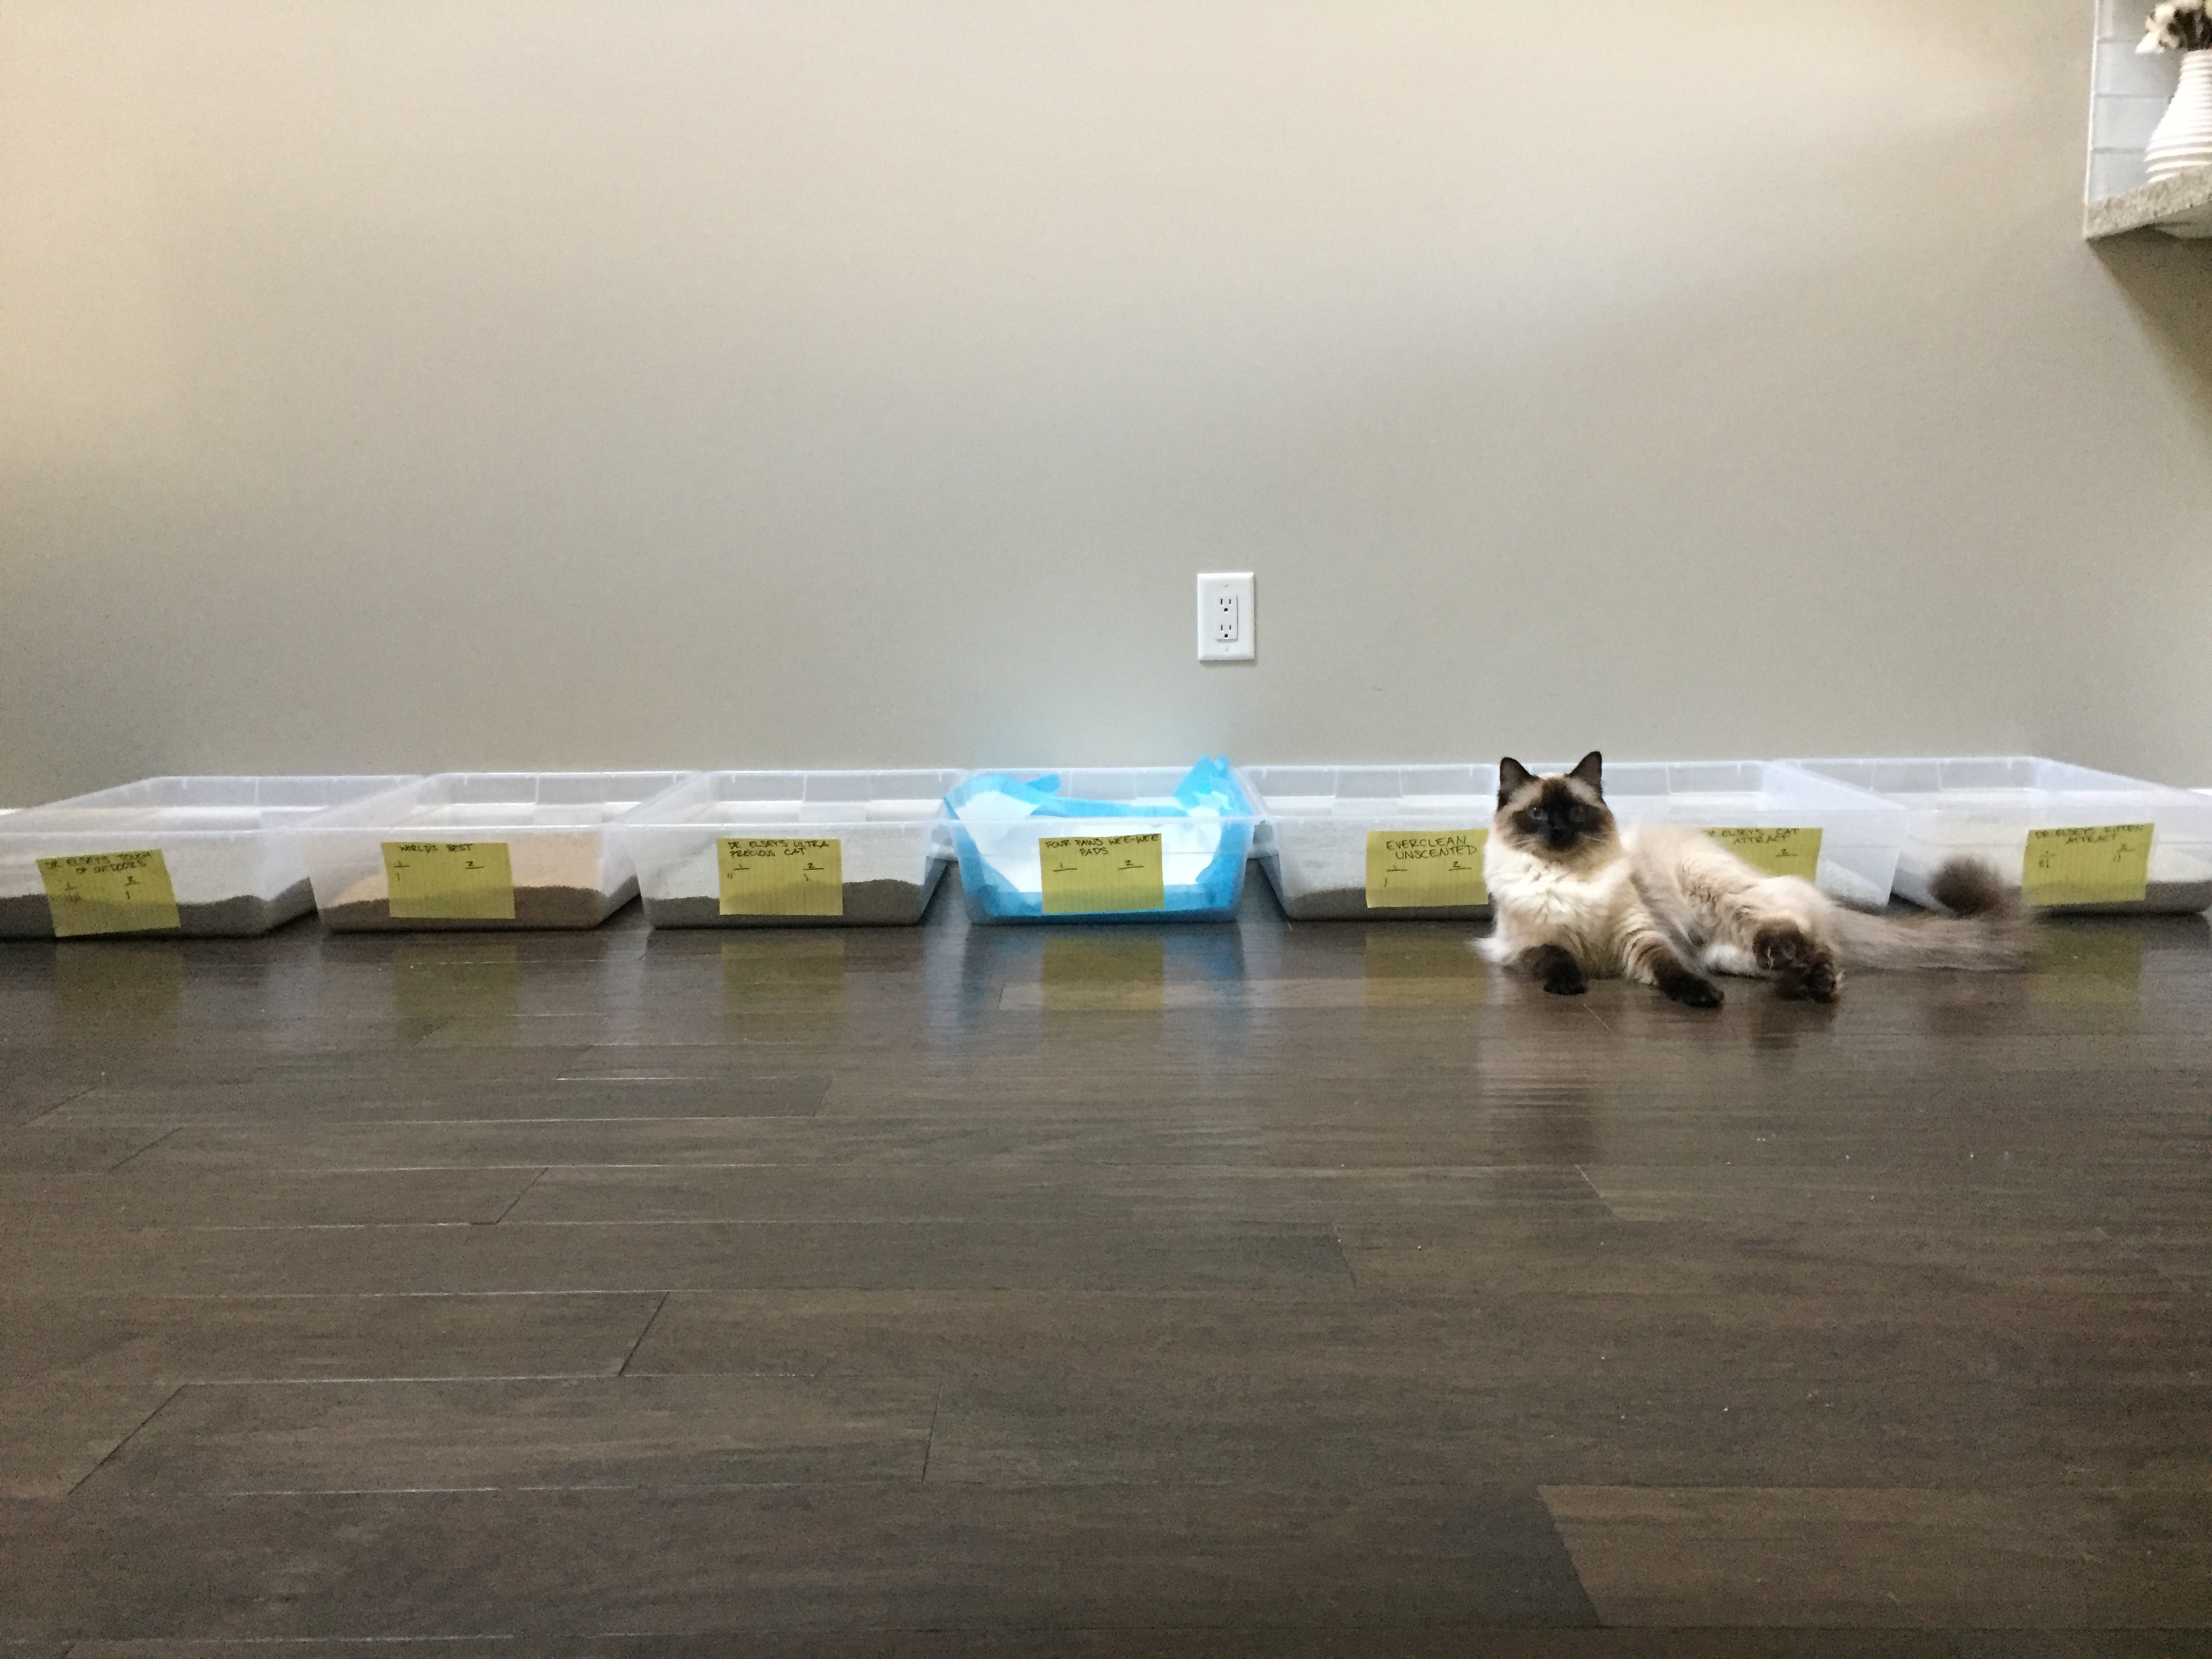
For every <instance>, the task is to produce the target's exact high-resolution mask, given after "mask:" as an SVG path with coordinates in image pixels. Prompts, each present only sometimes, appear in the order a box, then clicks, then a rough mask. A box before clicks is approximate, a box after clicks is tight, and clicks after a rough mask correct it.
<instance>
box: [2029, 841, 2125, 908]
mask: <svg viewBox="0 0 2212 1659" xmlns="http://www.w3.org/2000/svg"><path fill="white" fill-rule="evenodd" d="M2154 828H2155V826H2154V825H2152V824H2148V823H2106V824H2100V825H2097V826H2095V827H2093V828H2090V829H2031V830H2029V831H2028V832H2027V853H2026V854H2025V855H2024V856H2023V857H2022V859H2021V870H2020V890H2021V896H2022V897H2024V898H2025V899H2026V900H2027V902H2029V903H2030V904H2045V905H2050V904H2140V903H2142V902H2143V899H2144V897H2145V896H2147V895H2148V892H2149V890H2150V843H2151V836H2152V834H2153V831H2154Z"/></svg>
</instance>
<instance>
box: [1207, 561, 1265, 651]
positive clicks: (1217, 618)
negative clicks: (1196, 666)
mask: <svg viewBox="0 0 2212 1659" xmlns="http://www.w3.org/2000/svg"><path fill="white" fill-rule="evenodd" d="M1258 654H1259V641H1258V637H1257V629H1256V626H1255V617H1254V612H1253V609H1252V573H1251V572H1250V571H1249V570H1234V571H1223V570H1215V571H1207V572H1203V573H1201V574H1200V576H1199V579H1198V659H1199V660H1200V662H1250V661H1251V660H1252V659H1254V658H1255V656H1257V655H1258Z"/></svg>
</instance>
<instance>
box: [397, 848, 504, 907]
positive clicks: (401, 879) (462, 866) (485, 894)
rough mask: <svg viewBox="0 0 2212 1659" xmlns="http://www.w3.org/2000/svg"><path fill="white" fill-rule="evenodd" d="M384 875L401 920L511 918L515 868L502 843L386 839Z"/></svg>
mask: <svg viewBox="0 0 2212 1659" xmlns="http://www.w3.org/2000/svg"><path fill="white" fill-rule="evenodd" d="M384 875H385V879H386V883H387V884H388V885H389V887H390V890H391V894H392V916H393V917H394V918H395V919H397V920H398V921H513V920H514V866H513V864H512V863H511V862H510V861H509V860H508V858H507V843H506V842H503V841H387V842H385V843H384Z"/></svg>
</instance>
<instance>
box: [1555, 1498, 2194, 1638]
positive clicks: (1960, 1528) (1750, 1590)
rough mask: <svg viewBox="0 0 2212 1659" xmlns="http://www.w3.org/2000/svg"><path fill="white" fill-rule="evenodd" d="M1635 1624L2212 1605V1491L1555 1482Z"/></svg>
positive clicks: (1923, 1622) (1606, 1616) (1583, 1559)
mask: <svg viewBox="0 0 2212 1659" xmlns="http://www.w3.org/2000/svg"><path fill="white" fill-rule="evenodd" d="M1544 1500H1545V1502H1546V1503H1547V1504H1548V1505H1549V1506H1550V1508H1551V1510H1552V1513H1553V1516H1555V1517H1556V1518H1557V1520H1558V1522H1559V1531H1560V1534H1561V1536H1562V1537H1564V1538H1565V1540H1566V1543H1567V1548H1568V1550H1569V1551H1570V1553H1571V1554H1572V1555H1573V1557H1574V1560H1575V1567H1576V1570H1577V1572H1579V1573H1580V1575H1581V1577H1582V1582H1583V1585H1584V1586H1585V1588H1587V1589H1588V1590H1589V1595H1590V1600H1591V1601H1592V1603H1593V1604H1594V1605H1595V1607H1596V1608H1597V1610H1598V1613H1599V1615H1600V1617H1601V1618H1602V1619H1603V1620H1606V1621H1607V1623H1609V1624H1620V1625H1646V1626H1651V1625H1659V1626H1665V1625H1684V1626H1714V1625H1746V1626H1800V1625H1872V1626H1908V1627H1909V1626H1922V1627H1946V1626H1981V1627H1989V1626H2028V1627H2036V1626H2045V1627H2050V1626H2057V1627H2062V1628H2063V1627H2073V1628H2076V1629H2081V1628H2097V1627H2100V1626H2116V1627H2124V1626H2128V1625H2130V1623H2133V1622H2136V1621H2141V1622H2142V1623H2143V1624H2147V1625H2154V1626H2201V1625H2203V1624H2205V1623H2207V1622H2212V1533H2208V1530H2207V1526H2206V1523H2207V1522H2208V1520H2212V1498H2208V1496H2207V1495H2206V1494H2205V1493H2204V1492H2203V1490H2201V1489H2200V1490H2198V1491H2195V1492H2154V1493H2142V1492H2086V1491H2081V1490H2078V1489H2069V1488H2063V1487H2051V1488H2044V1489H2040V1490H2034V1491H2026V1492H2003V1491H1996V1492H1990V1491H1984V1492H1960V1491H1912V1490H1909V1489H1901V1488H1891V1489H1887V1490H1873V1489H1866V1488H1850V1487H1831V1488H1825V1489H1811V1488H1785V1487H1767V1488H1752V1487H1733V1488H1730V1487H1710V1488H1702V1489H1699V1488H1680V1489H1675V1490H1671V1491H1669V1490H1655V1489H1652V1488H1648V1487H1638V1486H1547V1487H1546V1488H1545V1489H1544Z"/></svg>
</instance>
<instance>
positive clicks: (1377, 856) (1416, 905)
mask: <svg viewBox="0 0 2212 1659" xmlns="http://www.w3.org/2000/svg"><path fill="white" fill-rule="evenodd" d="M1489 839H1490V831H1489V830H1487V829H1370V830H1369V831H1368V832H1367V908H1369V909H1370V910H1413V909H1441V908H1445V907H1448V906H1453V905H1457V906H1462V907H1464V906H1467V905H1474V904H1487V903H1489V902H1490V888H1489V886H1488V885H1487V884H1486V883H1485V882H1484V881H1483V878H1482V849H1483V846H1484V843H1486V842H1488V841H1489Z"/></svg>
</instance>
